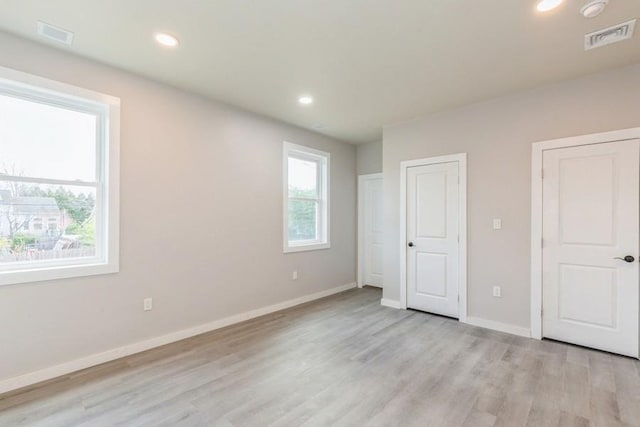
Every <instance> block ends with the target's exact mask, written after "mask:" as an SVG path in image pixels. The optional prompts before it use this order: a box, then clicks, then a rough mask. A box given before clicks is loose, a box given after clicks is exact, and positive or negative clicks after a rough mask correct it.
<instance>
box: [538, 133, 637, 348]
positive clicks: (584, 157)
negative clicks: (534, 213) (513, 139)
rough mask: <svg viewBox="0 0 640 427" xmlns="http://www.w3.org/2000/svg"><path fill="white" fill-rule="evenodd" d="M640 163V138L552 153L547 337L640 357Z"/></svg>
mask: <svg viewBox="0 0 640 427" xmlns="http://www.w3.org/2000/svg"><path fill="white" fill-rule="evenodd" d="M639 162H640V148H639V141H638V140H633V141H620V142H610V143H605V144H593V145H583V146H578V147H570V148H562V149H556V150H547V151H545V152H544V154H543V170H544V178H543V249H542V270H543V271H542V280H543V285H542V286H543V313H542V318H543V324H542V327H543V330H542V331H543V335H544V336H545V337H548V338H553V339H558V340H562V341H567V342H571V343H574V344H579V345H584V346H588V347H593V348H598V349H602V350H606V351H611V352H615V353H620V354H625V355H628V356H633V357H638V308H639V307H638V301H639V300H638V298H639V291H638V287H639V282H638V266H639V264H638V255H639V254H640V252H639V248H638V239H639V238H638V231H639V230H638V228H639V226H638V223H639V219H640V217H639V202H640V200H639V199H640V197H639V195H640V188H639V179H640V174H639ZM625 256H629V257H633V258H634V260H633V261H632V260H631V258H628V261H630V262H627V261H625V260H623V259H618V258H624V257H625Z"/></svg>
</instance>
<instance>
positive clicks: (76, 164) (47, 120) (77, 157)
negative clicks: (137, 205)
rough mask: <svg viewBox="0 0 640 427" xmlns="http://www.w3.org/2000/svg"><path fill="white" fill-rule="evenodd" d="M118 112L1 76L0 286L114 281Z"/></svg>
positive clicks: (35, 80) (91, 95) (86, 95)
mask: <svg viewBox="0 0 640 427" xmlns="http://www.w3.org/2000/svg"><path fill="white" fill-rule="evenodd" d="M119 104H120V101H119V100H118V99H116V98H113V97H110V96H107V95H102V94H99V93H96V92H92V91H88V90H85V89H81V88H77V87H74V86H70V85H66V84H63V83H58V82H55V81H51V80H46V79H43V78H40V77H36V76H32V75H29V74H25V73H21V72H17V71H14V70H10V69H7V68H2V67H0V117H1V118H2V120H0V141H2V143H1V144H2V153H1V156H2V157H1V158H0V285H3V284H15V283H22V282H33V281H40V280H51V279H59V278H64V277H77V276H86V275H93V274H105V273H112V272H117V271H118V252H119V249H118V241H119V238H118V229H119V226H118V222H119V217H118V216H119V215H118V211H119V209H118V200H119V179H118V170H119V166H118V165H119V158H118V153H119V122H120V121H119V115H120V106H119Z"/></svg>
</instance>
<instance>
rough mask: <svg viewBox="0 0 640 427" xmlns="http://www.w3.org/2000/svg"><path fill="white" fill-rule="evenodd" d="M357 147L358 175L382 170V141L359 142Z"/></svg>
mask: <svg viewBox="0 0 640 427" xmlns="http://www.w3.org/2000/svg"><path fill="white" fill-rule="evenodd" d="M357 147H358V152H357V155H358V175H366V174H370V173H380V172H382V141H378V142H370V143H368V144H360V145H358V146H357Z"/></svg>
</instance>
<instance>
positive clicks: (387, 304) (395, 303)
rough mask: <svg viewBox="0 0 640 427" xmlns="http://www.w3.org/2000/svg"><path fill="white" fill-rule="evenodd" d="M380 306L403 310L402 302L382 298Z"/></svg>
mask: <svg viewBox="0 0 640 427" xmlns="http://www.w3.org/2000/svg"><path fill="white" fill-rule="evenodd" d="M380 305H383V306H385V307H391V308H402V307H401V306H400V301H396V300H393V299H387V298H382V299H381V300H380Z"/></svg>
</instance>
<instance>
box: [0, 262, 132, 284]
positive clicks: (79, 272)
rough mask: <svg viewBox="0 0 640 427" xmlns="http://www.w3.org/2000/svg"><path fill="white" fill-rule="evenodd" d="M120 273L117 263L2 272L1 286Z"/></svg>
mask: <svg viewBox="0 0 640 427" xmlns="http://www.w3.org/2000/svg"><path fill="white" fill-rule="evenodd" d="M119 271H120V268H119V266H118V263H117V262H111V263H105V262H102V263H99V262H95V263H87V264H74V265H58V266H46V267H43V266H40V267H35V266H34V267H33V268H26V269H24V270H18V271H16V270H13V271H0V286H8V285H17V284H20V283H32V282H44V281H49V280H58V279H69V278H72V277H85V276H96V275H100V274H111V273H117V272H119Z"/></svg>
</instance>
